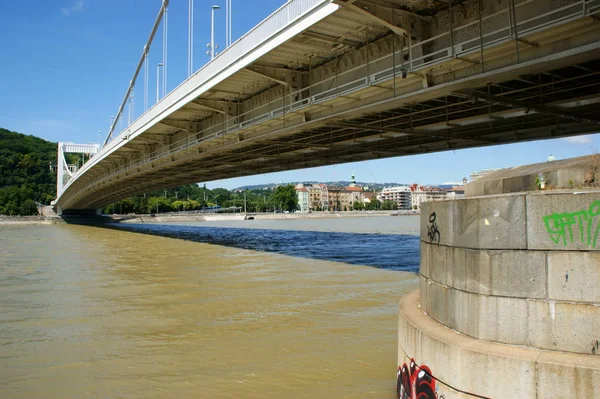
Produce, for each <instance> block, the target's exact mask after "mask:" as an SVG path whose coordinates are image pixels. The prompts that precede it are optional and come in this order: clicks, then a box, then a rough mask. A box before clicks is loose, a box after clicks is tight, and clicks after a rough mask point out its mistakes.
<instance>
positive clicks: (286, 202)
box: [269, 184, 298, 212]
mask: <svg viewBox="0 0 600 399" xmlns="http://www.w3.org/2000/svg"><path fill="white" fill-rule="evenodd" d="M269 201H270V202H271V203H272V204H274V205H275V207H276V208H280V209H282V210H284V211H288V212H293V211H295V210H296V209H298V195H296V188H295V187H294V186H292V185H291V184H288V185H287V186H279V187H277V188H276V189H275V192H274V193H273V194H272V195H271V198H270V199H269Z"/></svg>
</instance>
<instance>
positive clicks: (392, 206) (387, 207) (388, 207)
mask: <svg viewBox="0 0 600 399" xmlns="http://www.w3.org/2000/svg"><path fill="white" fill-rule="evenodd" d="M396 209H398V205H397V204H396V203H395V202H394V201H390V200H385V201H383V203H382V204H381V210H383V211H395V210H396Z"/></svg>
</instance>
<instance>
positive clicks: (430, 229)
mask: <svg viewBox="0 0 600 399" xmlns="http://www.w3.org/2000/svg"><path fill="white" fill-rule="evenodd" d="M435 219H436V215H435V212H433V213H432V214H431V215H429V225H428V226H427V237H429V242H435V243H436V244H439V243H440V230H439V228H438V224H437V223H436V222H435Z"/></svg>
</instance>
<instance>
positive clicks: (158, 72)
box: [156, 62, 165, 104]
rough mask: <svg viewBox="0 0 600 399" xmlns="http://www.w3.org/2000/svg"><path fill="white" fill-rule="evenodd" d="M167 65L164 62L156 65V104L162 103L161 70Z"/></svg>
mask: <svg viewBox="0 0 600 399" xmlns="http://www.w3.org/2000/svg"><path fill="white" fill-rule="evenodd" d="M163 65H165V64H163V63H162V62H159V63H158V64H156V103H157V104H158V102H159V101H160V68H161V67H162V66H163Z"/></svg>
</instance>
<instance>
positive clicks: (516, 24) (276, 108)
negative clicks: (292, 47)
mask: <svg viewBox="0 0 600 399" xmlns="http://www.w3.org/2000/svg"><path fill="white" fill-rule="evenodd" d="M535 1H538V0H526V1H524V2H521V3H519V4H516V5H515V8H514V9H511V8H510V7H509V8H506V9H503V10H500V11H498V12H495V13H493V14H490V15H486V16H485V17H482V18H481V22H480V21H474V22H470V23H467V24H464V25H461V26H458V27H454V28H453V29H452V30H449V31H448V32H445V33H443V34H440V35H438V36H435V37H432V38H429V39H427V40H424V41H421V42H418V43H411V42H410V41H408V40H405V41H404V43H402V44H401V45H400V48H398V49H397V50H396V51H394V52H393V53H391V54H388V55H386V56H383V57H380V58H378V59H374V60H372V61H371V63H372V64H375V63H379V64H380V65H381V64H383V65H389V67H385V68H382V69H380V70H377V71H375V72H374V73H371V74H367V75H366V76H363V77H361V78H358V79H352V80H348V81H346V82H344V83H341V84H340V83H339V82H340V80H342V78H343V77H346V76H352V75H351V74H352V73H355V72H356V71H357V70H359V69H361V68H364V65H362V66H357V67H354V68H352V69H349V70H346V71H344V72H342V73H340V74H338V75H334V76H331V77H328V78H325V79H323V80H321V81H319V82H315V83H313V84H311V85H309V86H308V87H304V88H302V89H299V90H295V91H293V90H289V93H288V92H287V89H285V90H286V94H285V95H284V96H283V97H280V98H278V99H275V100H271V101H269V102H267V103H265V104H263V105H261V106H259V107H256V108H254V109H252V110H249V111H247V112H244V113H241V114H239V115H236V116H233V117H229V118H224V117H223V119H222V121H221V123H220V124H217V125H218V127H217V125H215V126H211V127H209V128H206V129H204V130H202V131H200V132H197V134H196V137H198V136H202V137H200V138H192V139H190V138H189V137H187V138H185V139H182V140H180V141H177V142H175V143H172V144H170V145H168V146H165V147H163V148H159V149H158V150H157V151H155V152H153V153H151V154H147V155H144V156H142V157H140V158H138V159H135V160H133V161H130V162H129V163H128V164H127V165H122V166H120V167H118V168H115V169H113V170H112V172H110V173H109V174H108V175H104V176H102V177H100V178H98V179H95V180H94V181H99V180H102V179H106V178H111V177H113V176H115V175H118V174H120V173H122V172H123V171H125V170H129V169H131V168H134V167H138V166H141V165H144V164H146V163H149V162H154V161H157V160H159V159H161V158H163V157H165V156H168V155H171V154H173V153H178V152H182V151H187V150H188V149H191V148H193V147H196V146H198V145H199V144H201V143H202V142H205V141H208V140H212V139H215V138H216V137H219V136H222V135H225V134H228V133H233V132H238V131H241V130H245V129H247V128H248V127H250V126H254V125H257V124H260V123H261V122H263V121H265V120H268V119H271V118H274V117H279V116H282V115H287V114H289V113H291V112H298V111H301V110H303V109H305V108H307V107H310V106H311V105H313V104H318V103H322V102H326V101H328V100H331V99H334V98H337V97H340V96H343V95H346V94H351V93H353V92H356V91H358V90H361V89H364V88H366V87H368V86H370V85H373V84H378V83H382V82H386V81H389V80H390V79H394V80H395V79H396V77H397V76H398V75H401V74H404V73H406V74H409V73H411V72H418V71H421V70H423V69H426V68H431V67H433V66H435V65H438V64H441V63H444V62H446V61H448V60H450V59H452V58H458V57H466V56H472V55H473V54H475V53H478V52H479V53H481V50H482V49H489V48H492V47H495V46H500V45H503V44H506V43H508V42H510V41H515V43H516V45H515V49H516V50H515V51H516V52H518V44H517V42H518V39H519V35H524V34H525V33H527V34H532V33H535V32H537V31H541V30H544V29H547V28H549V27H555V26H557V25H560V24H565V23H568V22H570V21H573V20H576V19H578V18H582V17H585V16H588V15H591V14H594V13H597V12H599V11H600V0H573V1H572V3H570V4H567V5H564V6H562V7H560V8H557V9H555V10H552V11H550V12H547V13H543V14H540V15H534V16H532V17H529V18H524V17H523V16H522V15H519V13H518V9H519V8H521V7H523V6H525V5H527V4H529V3H533V2H535ZM322 2H323V0H296V1H292V2H291V3H287V4H286V5H285V6H283V7H281V8H280V9H279V10H277V11H276V12H275V13H274V14H272V16H273V18H274V19H273V21H272V23H267V22H266V21H267V20H265V21H263V23H264V24H265V25H264V28H262V29H261V27H260V25H262V24H259V26H257V27H256V28H255V29H253V30H252V31H250V32H248V33H247V34H246V35H245V36H243V37H242V38H240V39H238V41H236V43H234V45H233V46H231V47H229V48H228V49H227V50H225V51H224V52H223V53H222V54H221V55H220V56H218V57H220V58H218V57H217V58H215V61H217V60H221V61H220V62H219V63H209V64H207V65H206V66H205V67H204V68H202V69H201V70H200V71H198V72H197V74H200V73H202V75H203V79H204V80H208V79H209V78H210V77H211V76H212V74H214V73H216V72H217V71H218V68H223V67H224V66H226V65H228V64H229V63H230V62H233V61H232V60H235V59H236V57H243V56H244V55H245V54H247V53H248V52H249V51H250V48H243V46H245V43H250V41H251V40H260V39H254V37H262V36H259V35H268V34H273V33H274V32H273V31H272V30H269V29H276V27H279V28H282V27H283V26H284V25H283V26H282V25H280V24H282V23H284V22H283V21H291V20H293V19H295V18H297V17H298V16H300V15H302V13H303V12H306V10H307V7H309V6H316V5H318V4H321V3H322ZM292 4H294V5H292ZM288 5H289V6H290V8H289V9H288V8H287V7H286V6H288ZM303 10H304V11H303ZM499 16H504V17H505V18H506V23H507V26H506V27H502V28H499V29H494V30H489V31H485V32H484V30H483V28H482V29H481V30H480V34H479V35H478V36H477V37H472V36H471V37H468V38H465V39H462V40H457V38H460V37H461V35H463V36H464V34H463V33H464V32H466V31H467V30H468V29H469V28H471V30H472V27H473V26H476V25H478V24H480V23H481V24H483V23H484V22H485V21H487V20H489V19H491V18H497V17H499ZM290 18H291V20H290ZM482 27H483V26H482ZM267 32H270V33H267ZM252 34H254V35H256V36H252ZM247 38H250V39H247ZM245 40H250V41H248V42H246V41H245ZM407 41H408V43H406V42H407ZM235 44H238V46H240V47H237V49H236V48H235ZM228 51H229V53H227V52H228ZM405 54H408V56H409V57H408V60H407V61H405V60H404V55H405ZM415 54H420V55H419V56H416V57H415V56H414V55H415ZM482 56H483V55H482ZM517 58H518V57H517ZM398 59H399V60H400V63H399V65H398V64H397V63H396V60H398ZM517 62H518V61H517ZM190 79H191V78H190ZM322 87H329V88H328V89H326V90H321V91H318V90H319V89H320V88H322ZM171 94H173V93H171ZM165 100H168V98H165ZM165 100H163V101H161V102H160V103H159V104H157V105H160V104H161V103H163V102H164V101H165ZM282 102H283V104H282ZM194 155H195V153H194Z"/></svg>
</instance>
